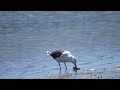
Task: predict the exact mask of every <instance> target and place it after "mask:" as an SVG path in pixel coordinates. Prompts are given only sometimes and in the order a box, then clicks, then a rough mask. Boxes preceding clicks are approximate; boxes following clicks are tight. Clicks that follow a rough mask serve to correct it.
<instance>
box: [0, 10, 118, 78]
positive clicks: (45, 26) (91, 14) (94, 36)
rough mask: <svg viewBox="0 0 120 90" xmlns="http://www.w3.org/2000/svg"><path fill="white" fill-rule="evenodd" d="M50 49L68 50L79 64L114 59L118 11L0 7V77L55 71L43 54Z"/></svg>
mask: <svg viewBox="0 0 120 90" xmlns="http://www.w3.org/2000/svg"><path fill="white" fill-rule="evenodd" d="M56 49H66V50H69V51H70V52H71V53H72V54H73V55H74V56H75V57H76V59H77V65H78V67H79V68H81V70H83V69H84V70H89V69H92V68H93V69H99V68H107V69H111V68H113V67H115V66H117V65H120V12H119V11H0V78H36V77H42V76H45V75H51V74H57V73H59V66H58V63H57V62H56V61H55V60H53V59H52V57H50V56H47V54H46V51H48V50H56ZM61 65H62V70H63V71H64V69H65V67H64V64H61ZM67 67H68V71H69V72H72V68H73V65H72V63H67Z"/></svg>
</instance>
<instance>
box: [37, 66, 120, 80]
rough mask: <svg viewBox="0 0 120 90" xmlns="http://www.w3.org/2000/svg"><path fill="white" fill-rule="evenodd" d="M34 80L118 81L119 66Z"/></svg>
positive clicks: (119, 75) (119, 76)
mask: <svg viewBox="0 0 120 90" xmlns="http://www.w3.org/2000/svg"><path fill="white" fill-rule="evenodd" d="M36 79H120V66H116V67H114V68H112V69H105V68H100V69H90V70H78V71H77V72H72V73H71V72H68V71H66V72H64V73H63V72H61V74H57V75H54V74H52V75H49V76H47V75H46V76H43V77H39V78H36Z"/></svg>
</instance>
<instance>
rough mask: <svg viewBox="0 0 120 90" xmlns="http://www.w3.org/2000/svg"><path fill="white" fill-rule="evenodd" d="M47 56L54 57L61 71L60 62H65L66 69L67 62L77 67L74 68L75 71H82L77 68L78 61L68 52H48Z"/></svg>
mask: <svg viewBox="0 0 120 90" xmlns="http://www.w3.org/2000/svg"><path fill="white" fill-rule="evenodd" d="M47 55H50V56H52V57H53V59H55V60H56V61H57V62H58V63H59V67H60V70H61V66H60V62H63V63H64V65H65V67H66V69H67V66H66V62H71V63H73V64H74V66H75V67H73V69H80V68H77V65H76V62H77V60H76V59H75V57H74V56H73V55H72V54H71V53H70V52H69V51H67V50H61V49H60V50H55V51H47Z"/></svg>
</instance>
